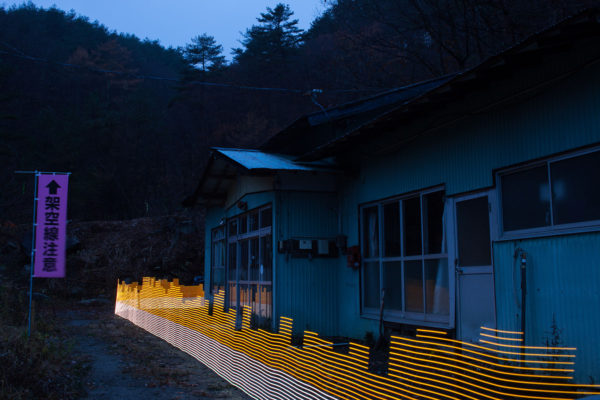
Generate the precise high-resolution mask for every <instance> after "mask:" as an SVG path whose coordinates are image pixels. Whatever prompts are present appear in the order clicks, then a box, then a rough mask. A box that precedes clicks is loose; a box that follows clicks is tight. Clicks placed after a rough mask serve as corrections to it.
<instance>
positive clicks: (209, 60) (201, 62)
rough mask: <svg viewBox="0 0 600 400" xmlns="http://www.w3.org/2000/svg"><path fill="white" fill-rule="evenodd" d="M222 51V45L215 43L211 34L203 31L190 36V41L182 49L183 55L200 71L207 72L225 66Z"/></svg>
mask: <svg viewBox="0 0 600 400" xmlns="http://www.w3.org/2000/svg"><path fill="white" fill-rule="evenodd" d="M222 53H223V46H221V45H220V44H217V42H216V40H215V38H214V37H213V36H210V35H207V34H206V33H203V34H202V35H198V36H196V37H194V38H192V43H190V44H188V45H187V46H186V47H185V49H184V50H183V57H184V58H185V60H186V61H187V62H188V63H190V65H192V66H194V67H195V68H197V69H199V70H200V71H202V72H209V71H215V70H219V69H222V68H223V67H224V66H225V57H224V56H223V55H222Z"/></svg>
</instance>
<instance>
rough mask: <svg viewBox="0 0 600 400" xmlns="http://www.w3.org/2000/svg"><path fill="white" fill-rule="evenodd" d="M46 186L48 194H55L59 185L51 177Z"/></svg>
mask: <svg viewBox="0 0 600 400" xmlns="http://www.w3.org/2000/svg"><path fill="white" fill-rule="evenodd" d="M46 187H47V188H48V190H49V192H50V194H56V191H57V190H58V188H59V187H60V185H59V184H58V183H56V181H55V180H54V179H53V180H52V182H50V183H49V184H47V185H46Z"/></svg>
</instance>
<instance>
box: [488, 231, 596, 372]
mask: <svg viewBox="0 0 600 400" xmlns="http://www.w3.org/2000/svg"><path fill="white" fill-rule="evenodd" d="M516 248H521V249H522V250H523V251H525V252H526V253H527V255H528V257H527V308H526V318H527V321H526V340H527V344H529V345H535V346H540V345H541V346H543V345H546V339H548V338H550V336H551V335H550V331H551V329H550V327H551V325H552V318H553V316H554V317H555V318H556V323H557V325H558V327H559V328H560V330H561V335H560V338H561V339H562V342H563V345H565V346H570V347H571V346H572V347H577V359H576V365H575V371H576V372H575V374H576V380H577V381H578V382H581V383H584V382H587V381H589V379H590V377H593V379H594V380H595V382H599V381H600V357H599V355H600V340H598V333H599V332H600V312H599V310H598V307H599V306H600V233H587V234H576V235H568V236H556V237H548V238H538V239H527V240H520V241H509V242H499V243H495V244H494V272H495V286H496V313H497V323H498V327H499V329H507V330H513V329H514V330H520V328H521V327H520V321H521V317H520V310H521V308H520V298H521V297H520V296H521V290H520V287H521V282H520V271H519V266H518V265H517V262H516V261H515V260H514V258H513V255H514V254H515V249H516Z"/></svg>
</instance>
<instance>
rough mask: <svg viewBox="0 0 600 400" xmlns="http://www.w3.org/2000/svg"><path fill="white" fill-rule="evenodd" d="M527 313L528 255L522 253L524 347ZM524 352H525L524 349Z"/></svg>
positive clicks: (522, 326)
mask: <svg viewBox="0 0 600 400" xmlns="http://www.w3.org/2000/svg"><path fill="white" fill-rule="evenodd" d="M526 311H527V253H525V252H524V251H522V252H521V331H522V332H523V346H525V344H526V342H525V328H526V318H525V316H526ZM523 352H525V350H524V349H523Z"/></svg>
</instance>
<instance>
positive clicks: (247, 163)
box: [213, 147, 333, 172]
mask: <svg viewBox="0 0 600 400" xmlns="http://www.w3.org/2000/svg"><path fill="white" fill-rule="evenodd" d="M213 151H214V152H215V153H217V154H218V155H220V156H222V157H224V158H225V159H228V160H230V161H231V162H233V163H235V164H237V165H238V166H239V167H241V168H244V169H246V170H247V171H252V172H266V171H324V170H330V169H331V168H332V167H333V164H331V163H328V162H327V161H319V162H300V161H294V158H295V157H294V156H291V155H286V154H272V153H266V152H264V151H260V150H253V149H232V148H219V147H215V148H213Z"/></svg>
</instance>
